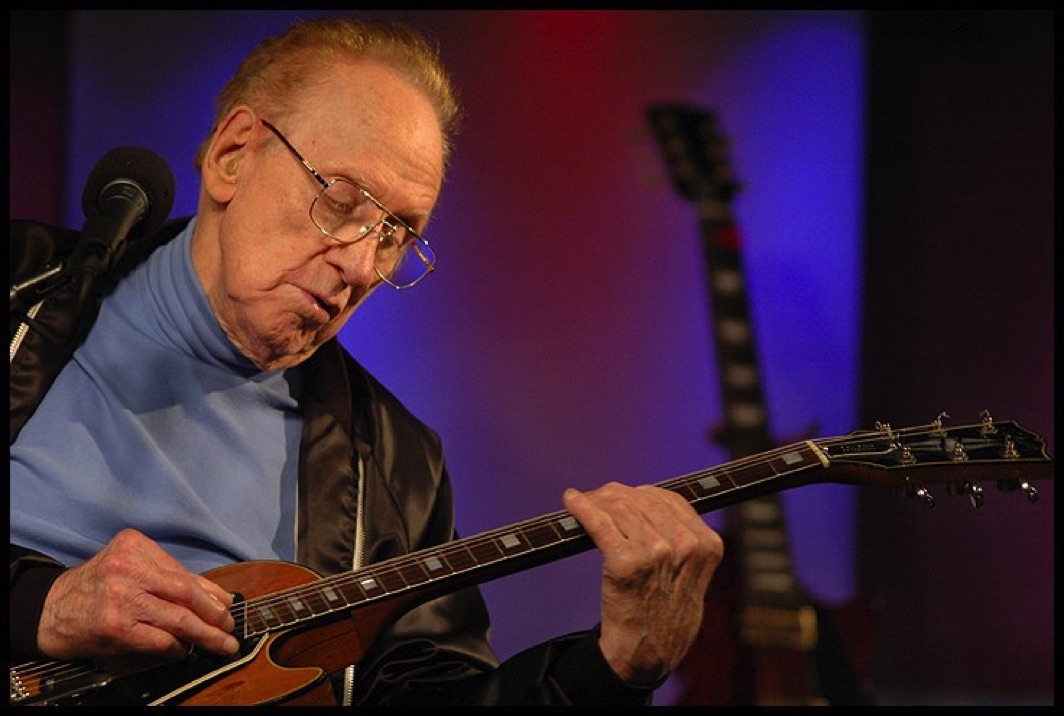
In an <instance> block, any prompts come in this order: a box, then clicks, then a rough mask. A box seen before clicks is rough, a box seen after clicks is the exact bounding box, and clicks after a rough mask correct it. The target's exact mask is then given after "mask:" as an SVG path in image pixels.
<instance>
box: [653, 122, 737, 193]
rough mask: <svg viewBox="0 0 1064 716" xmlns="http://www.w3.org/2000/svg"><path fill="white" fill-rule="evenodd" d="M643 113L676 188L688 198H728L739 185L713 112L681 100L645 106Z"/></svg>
mask: <svg viewBox="0 0 1064 716" xmlns="http://www.w3.org/2000/svg"><path fill="white" fill-rule="evenodd" d="M646 115H647V120H648V121H649V122H650V127H651V130H652V131H653V133H654V138H655V139H656V140H657V142H658V145H659V146H660V148H661V152H662V154H663V155H664V157H665V161H666V163H667V164H668V168H669V175H670V179H671V181H672V185H673V187H674V188H675V189H676V191H677V192H679V193H680V195H681V196H683V197H685V198H687V199H689V200H691V201H703V200H715V201H719V202H729V201H731V198H732V196H733V195H734V194H735V193H736V191H738V188H739V185H738V183H737V182H736V181H735V178H734V176H733V172H732V166H731V158H730V144H729V142H728V140H727V138H725V136H724V134H723V133H722V132H721V130H720V125H719V123H718V121H717V116H716V114H714V113H713V112H710V111H706V110H702V109H698V108H697V107H692V106H690V105H685V104H658V105H652V106H650V107H648V108H647V111H646Z"/></svg>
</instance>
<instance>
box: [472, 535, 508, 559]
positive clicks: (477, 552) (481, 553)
mask: <svg viewBox="0 0 1064 716" xmlns="http://www.w3.org/2000/svg"><path fill="white" fill-rule="evenodd" d="M469 553H470V554H471V555H473V558H474V559H475V560H476V561H477V564H490V563H492V562H496V561H498V559H499V558H500V557H502V555H503V553H502V550H500V549H499V546H498V545H497V544H496V543H495V541H494V540H481V541H480V542H478V543H477V544H475V545H474V546H473V547H471V548H470V550H469Z"/></svg>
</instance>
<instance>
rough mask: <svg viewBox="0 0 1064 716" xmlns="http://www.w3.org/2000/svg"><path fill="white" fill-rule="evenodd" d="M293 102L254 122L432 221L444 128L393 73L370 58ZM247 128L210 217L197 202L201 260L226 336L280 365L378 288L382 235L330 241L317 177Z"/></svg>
mask: <svg viewBox="0 0 1064 716" xmlns="http://www.w3.org/2000/svg"><path fill="white" fill-rule="evenodd" d="M296 107H297V108H298V109H297V110H296V111H295V112H293V113H292V114H291V115H289V116H286V117H283V118H276V117H269V116H260V117H258V118H257V119H265V120H266V121H268V122H271V123H272V124H274V125H276V126H277V128H278V129H279V130H280V131H281V132H282V133H283V134H284V136H285V138H287V139H288V141H289V142H291V144H292V146H293V147H294V148H295V149H296V150H297V151H298V152H299V154H301V155H302V156H303V157H304V158H305V159H306V161H307V162H309V163H310V164H311V165H312V166H313V167H314V169H316V170H317V171H318V172H319V173H320V174H321V175H322V176H324V177H325V178H326V179H332V178H335V177H346V178H347V179H349V180H351V181H353V182H354V183H356V184H358V185H359V186H361V187H363V188H365V189H366V190H367V191H369V192H370V193H371V194H372V195H373V196H374V197H375V198H377V199H378V200H379V201H380V202H381V203H383V205H384V206H386V207H387V208H388V209H389V210H390V211H391V212H392V213H394V214H395V215H397V216H398V217H400V218H401V219H403V220H404V221H405V222H406V223H407V224H409V225H410V226H411V227H412V228H414V229H415V230H417V231H421V230H422V229H423V228H424V226H425V224H426V223H427V221H428V217H429V214H430V213H431V211H432V208H433V207H434V206H435V204H436V199H437V197H438V195H439V190H440V185H441V182H442V176H443V144H442V135H441V132H440V126H439V122H438V121H437V119H436V115H435V112H434V110H433V108H432V106H431V104H430V103H429V102H428V100H427V99H425V98H424V97H423V96H422V95H421V94H420V93H419V92H418V91H417V90H415V89H414V88H413V87H411V86H410V85H409V84H407V83H406V82H405V81H404V80H402V79H401V78H400V76H399V75H397V74H396V73H394V72H393V71H392V70H390V69H388V68H386V67H384V66H383V65H380V64H377V63H375V62H368V61H362V62H359V63H354V64H352V63H344V64H341V65H339V66H336V67H334V68H332V69H328V68H323V70H322V73H321V81H320V82H319V83H317V84H315V85H314V86H312V87H307V88H305V89H304V90H302V91H301V92H300V98H299V100H298V102H297V104H296ZM252 109H254V110H255V111H259V108H252ZM246 126H249V127H250V130H249V131H250V135H249V136H250V137H251V139H250V142H249V151H247V152H246V153H243V154H241V155H240V156H239V159H238V161H237V162H236V165H235V171H234V172H233V179H232V181H231V182H230V184H231V194H227V195H226V198H227V201H224V202H220V203H217V204H215V205H214V207H215V210H214V211H213V212H204V211H203V207H202V205H201V220H202V221H203V225H202V226H197V231H196V233H197V236H196V237H195V239H194V242H193V262H194V265H195V267H196V271H197V274H198V275H199V277H200V280H201V282H202V283H203V286H204V289H205V291H206V292H207V296H208V299H209V301H210V304H211V307H212V308H213V309H214V312H215V315H216V316H217V317H218V320H219V322H220V323H221V325H222V327H223V329H224V330H225V331H226V333H227V335H228V336H229V337H230V339H231V340H232V341H233V343H234V344H235V345H236V346H237V347H238V348H239V349H240V350H241V351H242V352H243V353H244V354H245V355H246V356H247V357H248V358H250V359H251V360H252V361H253V362H254V363H255V364H256V365H257V366H258V367H260V368H262V369H266V370H272V369H278V368H285V367H289V366H292V365H296V364H298V363H300V362H302V361H303V360H305V359H306V358H308V357H309V356H310V355H311V354H312V353H313V352H314V350H316V349H317V348H318V347H319V346H320V345H322V344H323V343H325V342H326V341H327V340H329V339H330V338H332V337H333V336H335V335H336V333H337V332H338V331H339V330H340V328H341V327H342V326H343V325H344V323H346V322H347V320H348V318H350V316H351V314H352V313H353V312H354V310H355V308H356V307H357V306H358V305H359V303H361V302H362V301H363V300H364V299H365V298H366V297H367V296H368V295H369V294H370V292H372V291H373V290H374V289H375V288H376V287H377V286H378V285H380V277H379V276H378V275H377V273H376V271H375V270H374V252H375V250H376V245H377V241H376V235H375V234H371V235H370V236H369V237H367V238H366V239H364V240H361V241H358V242H356V243H353V244H341V243H337V242H335V241H333V240H331V239H329V238H328V237H326V236H324V235H323V234H322V233H321V232H320V231H319V229H318V228H317V226H315V224H314V222H313V221H312V220H311V218H310V206H311V203H312V202H313V201H314V198H315V196H317V194H318V192H319V191H320V190H321V184H319V183H318V182H317V181H315V179H314V178H313V177H312V176H311V174H310V173H309V172H308V171H307V170H306V169H305V168H304V167H303V165H302V164H300V162H299V161H298V160H297V159H296V157H295V156H293V154H292V153H291V152H290V151H289V150H288V149H287V148H286V147H285V146H284V144H283V143H282V142H281V141H280V140H279V139H278V138H277V137H276V136H275V135H274V134H273V133H272V132H270V131H269V130H268V129H267V128H266V127H265V126H263V125H262V124H261V122H259V121H255V122H253V123H247V125H246ZM205 213H206V214H207V216H206V217H204V216H202V215H203V214H205ZM201 234H202V235H201ZM386 290H392V289H390V288H387V289H386Z"/></svg>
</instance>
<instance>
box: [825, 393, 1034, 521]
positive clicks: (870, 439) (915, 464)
mask: <svg viewBox="0 0 1064 716" xmlns="http://www.w3.org/2000/svg"><path fill="white" fill-rule="evenodd" d="M942 417H944V414H943V415H940V416H939V417H938V418H936V419H935V420H934V421H932V422H931V423H930V424H928V425H922V426H917V427H911V428H904V429H901V430H895V429H893V428H891V426H890V425H887V424H882V423H881V424H877V426H876V429H875V430H866V431H857V432H853V433H850V434H849V435H846V436H843V437H839V438H831V439H828V440H816V441H813V442H814V443H815V444H816V445H817V447H818V448H819V449H820V450H821V451H822V452H823V453H824V455H825V456H826V457H827V458H828V459H829V460H830V463H831V470H832V471H835V472H838V474H836V475H833V476H832V478H833V479H834V480H836V481H838V482H845V483H851V484H874V485H885V486H889V487H897V488H900V489H902V490H903V492H905V494H908V495H915V496H918V497H921V498H923V499H924V500H925V501H927V502H928V504H929V505H931V506H933V504H934V499H933V497H931V495H930V493H929V492H928V491H927V490H926V488H925V487H924V486H925V485H928V484H934V483H940V484H946V485H947V486H948V488H949V491H950V492H952V493H955V494H967V495H968V496H969V497H970V498H971V499H972V502H973V504H975V505H976V506H977V507H978V506H980V505H981V504H982V502H983V490H982V487H981V485H980V484H979V483H980V482H984V481H985V482H994V483H996V484H997V487H998V489H1000V490H1002V491H1006V492H1007V491H1012V490H1016V489H1019V490H1022V491H1023V493H1024V494H1025V495H1026V496H1027V498H1028V499H1029V500H1030V501H1031V502H1034V501H1035V500H1037V499H1038V492H1037V490H1035V488H1034V487H1033V486H1032V485H1031V484H1030V481H1031V480H1036V479H1049V478H1052V477H1053V461H1052V458H1050V456H1049V454H1048V452H1047V451H1046V444H1045V441H1044V440H1043V439H1042V438H1041V437H1039V436H1038V435H1036V434H1034V433H1032V432H1031V431H1029V430H1027V429H1026V428H1023V427H1022V426H1020V425H1019V424H1017V423H1016V422H1015V421H1011V420H1006V421H1001V422H995V421H994V420H992V419H991V418H990V416H989V414H987V413H985V412H984V413H983V418H982V421H981V422H980V423H978V424H974V425H962V426H959V427H946V426H944V425H943V424H942Z"/></svg>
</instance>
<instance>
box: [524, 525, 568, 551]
mask: <svg viewBox="0 0 1064 716" xmlns="http://www.w3.org/2000/svg"><path fill="white" fill-rule="evenodd" d="M560 538H561V535H560V534H559V531H558V529H557V528H556V527H555V523H554V522H553V521H551V522H547V523H546V524H540V525H535V526H533V527H529V528H527V529H526V530H525V539H527V540H528V543H529V544H530V545H532V546H533V547H535V548H537V549H538V548H540V547H546V546H547V545H551V544H555V543H557V542H558V541H559V539H560Z"/></svg>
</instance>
